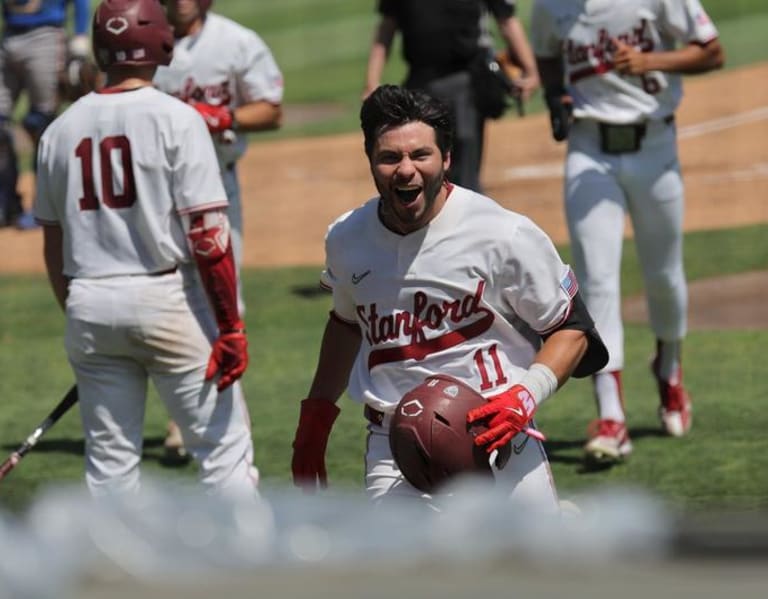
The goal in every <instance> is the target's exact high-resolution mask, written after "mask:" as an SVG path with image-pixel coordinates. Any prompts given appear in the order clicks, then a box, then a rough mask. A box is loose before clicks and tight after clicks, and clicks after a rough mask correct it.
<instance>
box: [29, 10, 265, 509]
mask: <svg viewBox="0 0 768 599" xmlns="http://www.w3.org/2000/svg"><path fill="white" fill-rule="evenodd" d="M93 45H94V49H95V53H96V59H97V62H98V64H99V67H100V68H101V69H102V70H105V71H106V87H105V88H104V89H103V90H101V91H100V92H92V93H90V94H88V95H86V96H84V97H83V98H81V99H80V100H78V101H77V102H75V103H74V104H73V105H72V106H71V107H70V108H69V109H68V110H66V111H65V112H64V113H63V114H62V115H61V116H60V117H59V118H58V119H57V120H56V121H54V122H53V123H52V124H51V125H50V126H49V127H48V129H47V130H46V132H45V133H44V135H43V137H42V139H41V142H40V152H39V155H38V184H37V197H36V204H35V216H36V217H37V219H38V221H39V222H40V223H41V224H42V225H43V235H44V253H45V263H46V267H47V270H48V276H49V279H50V281H51V284H52V287H53V290H54V293H55V295H56V298H57V300H58V302H59V303H60V304H61V306H62V307H64V308H65V310H66V316H67V326H66V333H65V345H66V349H67V354H68V357H69V360H70V363H71V364H72V367H73V369H74V371H75V375H76V378H77V385H78V389H79V395H80V414H81V419H82V423H83V429H84V431H85V453H86V456H85V470H86V482H87V484H88V487H89V489H90V490H91V492H92V493H93V494H94V495H97V496H98V495H102V494H104V493H107V492H133V491H136V490H137V489H138V487H139V462H140V459H141V452H142V423H143V420H144V405H145V400H146V398H145V395H146V388H147V382H148V379H151V380H152V382H153V383H154V385H155V387H156V388H157V390H158V393H159V395H160V397H161V398H162V400H163V401H164V403H165V405H166V406H167V409H168V410H169V413H170V414H171V415H172V417H173V418H174V419H175V421H176V422H177V423H178V424H179V426H180V427H181V429H182V431H183V434H184V438H185V440H186V442H187V449H188V451H189V452H190V454H191V455H192V456H193V457H194V458H195V459H196V460H197V461H198V463H199V466H200V479H201V481H202V482H203V484H204V485H205V486H206V487H208V488H210V489H212V490H216V491H218V492H222V493H233V494H238V495H246V496H248V495H250V496H254V495H255V492H256V482H257V472H256V470H255V468H254V467H253V465H252V453H253V448H252V442H251V432H250V425H249V420H248V414H247V410H246V406H245V402H244V400H243V393H242V389H241V387H240V384H239V382H238V379H239V378H240V376H242V374H243V372H244V370H245V368H246V366H247V363H248V353H247V339H246V336H245V329H244V326H243V322H242V320H241V319H240V316H239V313H238V310H237V293H236V287H237V278H236V272H235V266H234V257H233V253H232V243H231V239H230V235H229V220H228V217H227V209H226V208H227V200H226V195H225V192H224V188H223V186H222V183H221V177H220V176H219V170H218V167H217V164H216V160H215V151H214V148H213V144H212V143H211V139H210V135H209V134H208V131H207V129H206V127H205V124H204V122H203V121H202V119H201V118H200V116H199V114H198V113H197V112H196V111H195V110H194V109H192V108H191V107H190V106H188V105H187V104H185V103H183V102H180V101H179V100H177V99H176V98H173V97H171V96H169V95H167V94H164V93H162V92H160V91H158V90H156V89H154V87H153V86H152V77H153V75H154V72H155V70H156V68H157V66H158V65H163V64H168V63H169V62H170V60H171V54H172V52H173V37H172V35H171V31H170V28H169V26H168V22H167V20H166V17H165V13H164V11H163V9H162V7H161V6H160V4H159V3H158V2H157V1H156V0H104V1H103V2H102V3H101V4H100V5H99V6H98V8H97V9H96V12H95V14H94V19H93ZM148 140H149V141H151V143H147V141H148Z"/></svg>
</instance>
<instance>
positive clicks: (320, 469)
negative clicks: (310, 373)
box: [291, 398, 341, 493]
mask: <svg viewBox="0 0 768 599" xmlns="http://www.w3.org/2000/svg"><path fill="white" fill-rule="evenodd" d="M340 411H341V410H339V407H338V406H337V405H336V404H335V403H333V402H331V401H328V400H326V399H316V398H308V399H305V400H303V401H302V402H301V411H300V413H299V425H298V427H297V428H296V437H295V438H294V440H293V459H292V460H291V471H292V472H293V484H295V485H296V486H297V487H301V488H303V489H304V490H305V491H306V492H307V493H313V492H314V491H315V490H316V489H317V486H318V484H319V485H320V486H321V487H327V486H328V475H327V473H326V471H325V450H326V447H327V446H328V437H330V435H331V428H333V423H334V422H335V421H336V417H337V416H338V415H339V412H340Z"/></svg>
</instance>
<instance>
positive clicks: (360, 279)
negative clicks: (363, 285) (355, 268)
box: [352, 268, 371, 285]
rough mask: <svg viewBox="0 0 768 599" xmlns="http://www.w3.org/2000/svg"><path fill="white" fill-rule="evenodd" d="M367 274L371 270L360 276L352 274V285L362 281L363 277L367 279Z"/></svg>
mask: <svg viewBox="0 0 768 599" xmlns="http://www.w3.org/2000/svg"><path fill="white" fill-rule="evenodd" d="M369 274H371V269H370V268H369V269H368V270H366V271H365V272H364V273H363V274H361V275H356V274H355V273H352V284H353V285H357V284H358V283H359V282H360V281H362V280H363V279H364V278H365V277H367V276H368V275H369Z"/></svg>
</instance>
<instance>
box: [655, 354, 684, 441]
mask: <svg viewBox="0 0 768 599" xmlns="http://www.w3.org/2000/svg"><path fill="white" fill-rule="evenodd" d="M651 368H652V370H653V374H654V376H655V377H656V383H657V384H658V387H659V399H660V400H661V405H660V406H659V419H660V420H661V425H662V427H664V430H665V431H666V432H667V434H668V435H670V436H672V437H683V436H685V435H686V434H687V433H688V431H689V430H691V424H692V420H693V416H692V414H691V412H692V407H691V396H690V395H688V391H686V390H685V387H683V382H682V381H683V376H682V375H683V370H682V368H678V370H677V373H676V375H675V376H674V377H672V380H670V381H664V380H662V379H660V378H659V375H658V374H657V373H656V361H655V360H654V363H653V365H652V366H651Z"/></svg>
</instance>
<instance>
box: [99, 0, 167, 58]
mask: <svg viewBox="0 0 768 599" xmlns="http://www.w3.org/2000/svg"><path fill="white" fill-rule="evenodd" d="M93 48H94V54H95V57H96V62H97V63H98V65H99V68H100V69H101V70H103V71H106V70H107V69H108V68H110V67H113V66H152V65H167V64H169V63H170V62H171V56H172V55H173V33H172V32H171V28H170V26H169V25H168V20H167V19H166V16H165V11H164V10H163V7H162V6H160V3H159V2H158V1H157V0H103V1H102V2H101V4H99V6H98V7H97V8H96V11H95V12H94V14H93Z"/></svg>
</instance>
